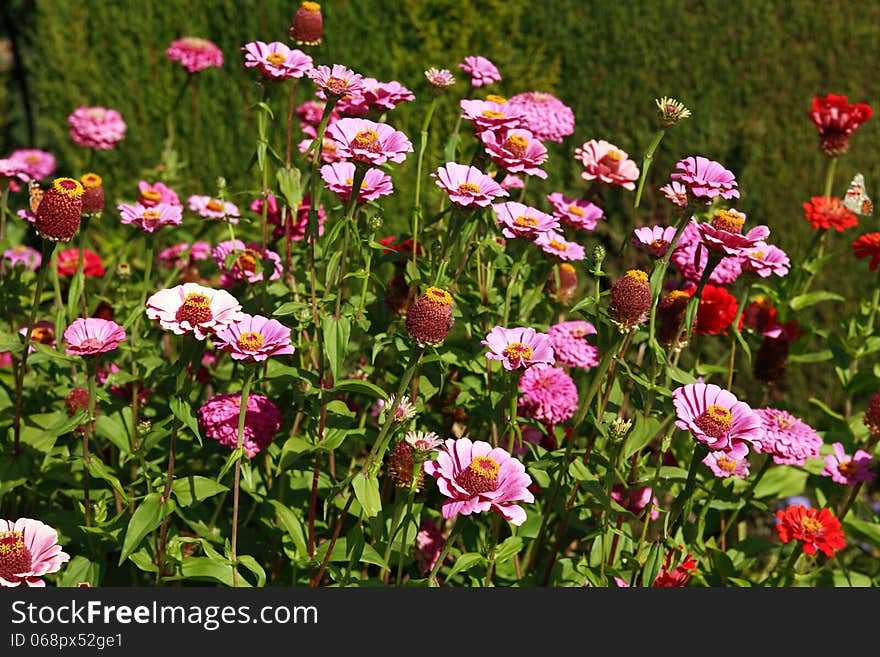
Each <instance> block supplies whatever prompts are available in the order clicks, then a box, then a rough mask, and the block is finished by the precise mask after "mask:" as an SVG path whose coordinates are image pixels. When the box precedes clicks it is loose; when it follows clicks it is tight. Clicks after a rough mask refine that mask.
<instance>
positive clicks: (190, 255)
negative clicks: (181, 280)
mask: <svg viewBox="0 0 880 657" xmlns="http://www.w3.org/2000/svg"><path fill="white" fill-rule="evenodd" d="M210 255H211V245H210V244H209V243H208V242H193V243H192V244H190V243H189V242H181V243H179V244H175V245H174V246H169V247H168V248H167V249H163V250H162V251H160V252H159V255H158V256H157V257H158V259H159V262H161V263H163V264H164V265H165V267H166V268H167V269H171V268H172V267H177V268H178V269H186V268H187V267H188V266H189V265H190V264H192V263H193V262H194V261H196V260H207V259H208V258H209V257H210Z"/></svg>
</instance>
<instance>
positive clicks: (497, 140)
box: [480, 128, 547, 178]
mask: <svg viewBox="0 0 880 657" xmlns="http://www.w3.org/2000/svg"><path fill="white" fill-rule="evenodd" d="M480 140H481V141H482V142H483V146H484V147H485V149H486V153H487V154H488V155H489V157H490V158H491V159H492V161H493V162H494V163H495V164H497V165H498V166H499V167H501V168H502V169H504V170H506V171H511V172H513V173H524V174H526V175H529V176H537V177H538V178H546V177H547V172H546V171H544V170H543V169H541V168H540V167H541V165H542V164H544V162H546V161H547V148H546V147H545V146H544V144H542V143H541V142H540V141H538V140H537V139H535V138H534V136H533V135H532V133H531V132H530V131H528V130H524V129H522V128H514V129H511V130H498V131H493V130H485V131H483V132H481V133H480Z"/></svg>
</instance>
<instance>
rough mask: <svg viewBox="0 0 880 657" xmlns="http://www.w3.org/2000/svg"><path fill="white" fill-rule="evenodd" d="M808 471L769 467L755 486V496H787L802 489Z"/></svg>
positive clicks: (796, 493)
mask: <svg viewBox="0 0 880 657" xmlns="http://www.w3.org/2000/svg"><path fill="white" fill-rule="evenodd" d="M808 476H809V473H808V472H803V471H801V470H797V469H795V468H792V467H785V466H783V467H779V468H771V469H770V470H768V471H767V474H765V475H764V477H763V478H762V479H761V481H760V482H759V483H758V485H757V486H756V487H755V497H758V498H762V497H789V496H790V495H798V494H799V493H802V492H803V491H804V487H805V486H806V484H807V477H808Z"/></svg>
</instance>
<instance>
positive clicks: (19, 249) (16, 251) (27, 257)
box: [3, 244, 43, 273]
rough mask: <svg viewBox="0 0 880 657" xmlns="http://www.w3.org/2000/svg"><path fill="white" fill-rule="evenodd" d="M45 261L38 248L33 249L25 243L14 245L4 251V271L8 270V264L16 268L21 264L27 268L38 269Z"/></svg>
mask: <svg viewBox="0 0 880 657" xmlns="http://www.w3.org/2000/svg"><path fill="white" fill-rule="evenodd" d="M42 262H43V256H42V255H41V254H40V252H39V251H37V250H36V249H32V248H31V247H29V246H25V245H24V244H19V245H18V246H13V247H12V248H9V249H6V250H5V251H4V252H3V272H4V273H5V272H6V271H7V269H6V266H7V265H8V266H9V267H10V268H12V269H15V268H16V267H17V266H18V265H21V266H22V267H24V268H25V269H30V270H31V271H37V270H38V269H39V268H40V264H41V263H42Z"/></svg>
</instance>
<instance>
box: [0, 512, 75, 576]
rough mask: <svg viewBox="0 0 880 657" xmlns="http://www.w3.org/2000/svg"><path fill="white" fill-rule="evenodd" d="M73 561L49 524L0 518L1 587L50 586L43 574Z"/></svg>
mask: <svg viewBox="0 0 880 657" xmlns="http://www.w3.org/2000/svg"><path fill="white" fill-rule="evenodd" d="M69 560H70V555H69V554H67V553H66V552H64V551H63V550H62V549H61V546H60V545H58V532H56V531H55V530H54V529H53V528H52V527H50V526H49V525H47V524H45V523H43V522H41V521H39V520H34V519H32V518H19V519H18V520H16V521H15V522H13V521H11V520H3V519H0V586H9V587H12V586H18V585H19V584H21V583H22V582H24V583H25V584H27V585H28V586H34V587H43V586H46V583H45V582H44V581H43V580H42V579H41V578H42V577H43V575H46V574H47V573H55V572H58V571H59V570H60V569H61V564H63V563H65V562H67V561H69Z"/></svg>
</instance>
